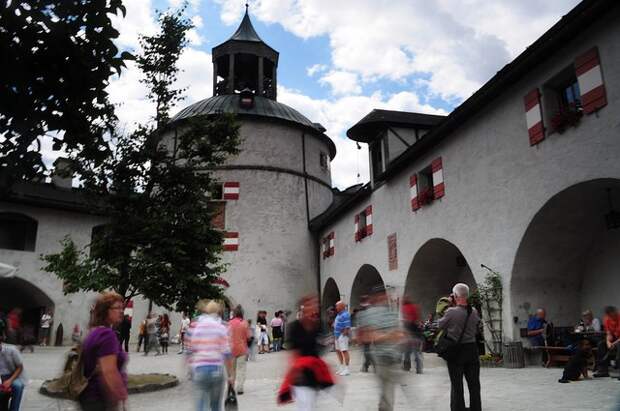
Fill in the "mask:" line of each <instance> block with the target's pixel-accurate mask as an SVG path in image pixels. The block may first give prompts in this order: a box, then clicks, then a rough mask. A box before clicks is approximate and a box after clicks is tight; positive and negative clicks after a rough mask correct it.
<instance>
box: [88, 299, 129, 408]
mask: <svg viewBox="0 0 620 411" xmlns="http://www.w3.org/2000/svg"><path fill="white" fill-rule="evenodd" d="M123 308H124V307H123V297H121V296H120V295H118V294H116V293H114V292H106V293H102V294H101V295H99V297H98V298H97V301H96V302H95V306H94V307H93V310H92V313H91V323H90V332H89V334H88V336H86V338H85V339H84V343H83V345H82V356H83V361H84V376H85V377H86V378H88V385H87V386H86V388H85V389H84V391H82V393H81V394H80V397H79V402H80V406H81V407H82V410H83V411H117V410H119V409H123V408H124V402H125V401H126V400H127V373H126V371H125V366H126V364H127V354H126V353H125V352H124V351H123V349H122V347H121V344H120V342H119V341H118V338H117V336H116V332H115V331H114V328H115V327H117V326H118V325H119V324H120V323H121V321H122V319H123Z"/></svg>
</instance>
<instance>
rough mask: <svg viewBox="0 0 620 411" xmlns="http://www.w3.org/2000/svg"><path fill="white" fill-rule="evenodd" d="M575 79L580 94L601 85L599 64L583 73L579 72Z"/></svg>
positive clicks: (601, 77)
mask: <svg viewBox="0 0 620 411" xmlns="http://www.w3.org/2000/svg"><path fill="white" fill-rule="evenodd" d="M577 81H579V90H580V91H581V94H582V95H583V94H586V93H588V92H589V91H592V90H594V89H595V88H597V87H600V86H602V85H603V76H602V74H601V66H600V65H596V66H594V67H592V68H591V69H590V70H588V71H586V72H585V73H583V74H580V75H579V76H578V77H577Z"/></svg>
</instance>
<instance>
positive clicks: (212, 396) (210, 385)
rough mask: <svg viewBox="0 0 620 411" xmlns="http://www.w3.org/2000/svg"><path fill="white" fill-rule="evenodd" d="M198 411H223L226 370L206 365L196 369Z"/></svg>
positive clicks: (195, 381) (195, 382)
mask: <svg viewBox="0 0 620 411" xmlns="http://www.w3.org/2000/svg"><path fill="white" fill-rule="evenodd" d="M193 380H194V385H195V388H196V394H197V395H196V396H197V407H198V408H197V410H198V411H221V410H222V394H223V392H224V382H225V381H224V368H223V367H221V366H216V365H205V366H202V367H197V368H196V369H194V377H193Z"/></svg>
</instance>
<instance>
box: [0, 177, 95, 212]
mask: <svg viewBox="0 0 620 411" xmlns="http://www.w3.org/2000/svg"><path fill="white" fill-rule="evenodd" d="M2 201H4V202H7V203H18V204H26V205H30V206H33V207H45V208H51V209H56V210H63V211H72V212H78V213H85V214H95V215H102V214H103V212H102V210H101V209H97V207H95V206H93V203H92V202H89V201H88V200H87V199H86V195H85V193H84V192H83V191H82V190H80V189H78V188H61V187H56V186H55V185H54V184H52V183H36V182H26V181H23V182H17V183H15V184H13V185H12V186H11V187H10V190H9V191H8V193H4V195H3V199H2Z"/></svg>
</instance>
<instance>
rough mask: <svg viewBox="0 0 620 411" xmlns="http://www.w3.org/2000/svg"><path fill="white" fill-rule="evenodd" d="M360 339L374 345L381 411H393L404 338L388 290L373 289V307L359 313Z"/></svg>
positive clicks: (381, 287) (371, 300) (399, 375)
mask: <svg viewBox="0 0 620 411" xmlns="http://www.w3.org/2000/svg"><path fill="white" fill-rule="evenodd" d="M359 314H360V319H359V323H360V327H361V330H360V331H361V333H360V338H361V339H362V342H363V343H366V344H371V346H370V347H371V348H370V353H371V355H372V358H373V360H374V362H375V370H376V376H377V379H378V380H379V387H380V397H379V411H393V410H394V397H395V394H396V387H397V386H398V385H400V379H401V376H402V374H401V371H400V367H399V365H400V359H401V354H402V353H401V349H400V347H401V345H402V343H403V342H404V341H405V334H404V332H403V330H402V329H401V328H400V322H399V320H398V312H397V311H396V310H391V309H390V307H389V305H388V296H387V291H386V289H385V287H383V286H377V287H374V288H373V289H372V291H371V294H370V306H369V307H368V308H367V309H366V310H364V311H361V312H360V313H359Z"/></svg>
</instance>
